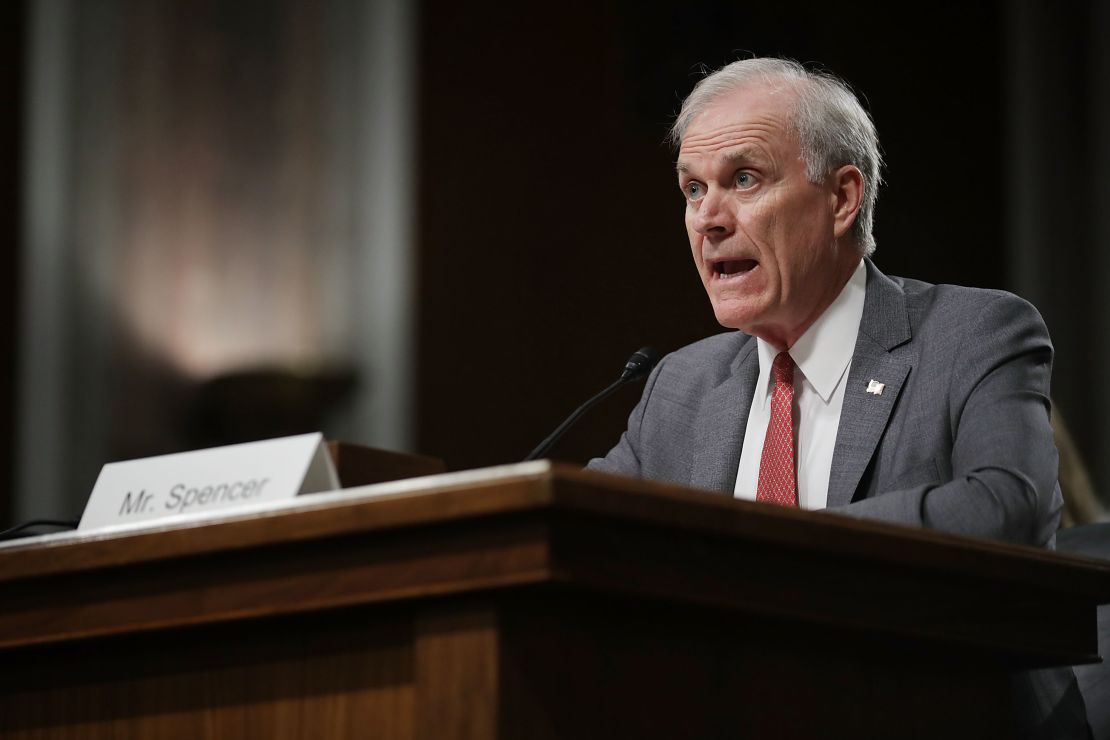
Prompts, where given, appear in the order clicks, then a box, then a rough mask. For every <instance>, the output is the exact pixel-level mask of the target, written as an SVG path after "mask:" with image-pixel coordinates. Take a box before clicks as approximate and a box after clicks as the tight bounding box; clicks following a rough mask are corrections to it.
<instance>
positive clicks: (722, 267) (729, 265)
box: [713, 260, 759, 278]
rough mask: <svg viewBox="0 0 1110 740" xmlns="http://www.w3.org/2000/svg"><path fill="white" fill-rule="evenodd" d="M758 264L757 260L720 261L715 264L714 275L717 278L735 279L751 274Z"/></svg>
mask: <svg viewBox="0 0 1110 740" xmlns="http://www.w3.org/2000/svg"><path fill="white" fill-rule="evenodd" d="M758 264H759V263H758V262H756V261H755V260H720V261H718V262H714V263H713V274H714V275H716V276H717V277H724V278H728V277H734V276H737V275H743V274H744V273H747V272H751V271H752V270H753V269H755V266H756V265H758Z"/></svg>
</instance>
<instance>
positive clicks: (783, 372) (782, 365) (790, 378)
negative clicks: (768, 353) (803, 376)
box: [771, 352, 794, 385]
mask: <svg viewBox="0 0 1110 740" xmlns="http://www.w3.org/2000/svg"><path fill="white" fill-rule="evenodd" d="M771 376H772V378H774V381H775V384H776V385H777V384H779V383H786V384H787V385H794V358H793V357H791V356H790V353H789V352H779V353H778V354H777V355H775V361H774V362H773V363H771Z"/></svg>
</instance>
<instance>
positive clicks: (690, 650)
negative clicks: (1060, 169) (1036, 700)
mask: <svg viewBox="0 0 1110 740" xmlns="http://www.w3.org/2000/svg"><path fill="white" fill-rule="evenodd" d="M1107 601H1110V565H1108V564H1106V563H1096V562H1093V561H1084V560H1081V559H1074V558H1067V557H1063V556H1060V555H1056V554H1054V553H1051V552H1047V551H1042V550H1037V549H1032V548H1025V547H1017V546H1012V545H1004V544H998V543H993V542H988V541H982V540H972V539H967V538H961V537H955V536H945V535H940V534H937V533H933V532H928V531H922V530H912V529H906V528H902V527H895V526H891V525H887V524H882V523H877V522H865V521H857V520H854V519H850V518H845V517H838V516H835V515H831V514H827V513H823V512H808V511H798V510H788V509H783V508H780V507H775V506H768V505H764V504H759V503H755V502H746V501H737V500H734V499H731V498H727V497H724V496H720V495H716V494H711V493H706V492H697V491H690V490H686V489H682V488H679V487H676V486H670V485H665V484H660V483H651V482H645V481H635V480H631V479H626V478H621V477H617V476H608V475H603V474H600V473H594V472H588V471H580V470H577V469H572V468H564V467H559V466H553V465H552V464H550V463H547V462H542V461H541V462H534V463H527V464H521V465H518V466H507V467H504V468H495V469H490V470H486V471H471V472H469V473H456V474H446V475H440V476H430V477H427V478H423V479H412V480H407V481H398V482H393V483H383V484H376V485H373V486H366V487H364V488H361V489H351V490H348V491H345V492H340V493H337V494H320V495H317V496H311V497H305V498H303V499H300V500H297V501H294V502H292V503H288V504H284V505H281V506H278V507H275V509H274V510H273V511H271V512H270V513H268V514H265V515H255V516H243V515H239V516H234V515H227V516H222V517H219V518H213V519H211V520H208V521H207V523H205V524H203V525H202V524H201V523H199V522H192V523H189V524H181V523H179V524H176V525H175V524H166V525H162V526H160V527H158V528H157V529H152V530H148V531H135V532H131V533H128V532H115V533H112V532H104V533H100V534H97V533H88V534H86V533H74V534H67V535H60V536H55V537H51V538H47V539H45V540H39V541H32V542H21V543H13V544H9V545H4V546H0V603H2V604H3V605H4V608H3V609H0V658H2V659H3V661H4V663H3V664H4V667H5V670H4V671H3V672H2V673H0V734H2V735H3V736H4V737H15V738H20V739H21V740H22V738H72V737H82V738H109V737H120V738H147V737H159V738H163V737H165V738H198V737H199V738H244V737H246V738H256V737H257V738H273V737H277V738H317V737H328V738H354V737H375V738H401V739H404V740H409V739H410V738H421V739H427V738H437V740H438V739H439V738H449V739H454V738H460V739H461V738H475V739H477V738H489V739H492V738H506V739H509V738H512V739H515V738H522V737H527V738H557V737H558V738H575V739H576V740H579V739H580V738H595V737H596V738H603V737H606V738H607V737H629V736H634V737H642V738H673V737H734V736H736V735H737V734H741V735H747V736H754V737H775V738H791V737H797V738H803V737H804V738H817V737H844V736H846V735H849V734H850V735H851V736H853V737H860V738H885V737H890V736H892V734H894V735H896V736H898V737H914V738H917V737H920V738H927V737H946V738H953V737H967V738H984V737H1007V736H1008V735H1009V734H1010V729H1009V727H1008V724H1007V723H1008V722H1009V719H1008V718H1010V717H1011V716H1012V712H1013V703H1012V702H1013V699H1012V696H1011V694H1010V684H1011V681H1012V679H1013V678H1014V677H1015V676H1016V675H1017V674H1016V673H1015V670H1016V669H1019V668H1027V667H1033V666H1042V665H1059V664H1066V663H1073V662H1079V661H1085V660H1093V659H1095V658H1096V655H1097V650H1098V646H1097V643H1096V633H1095V607H1094V605H1095V604H1096V603H1100V602H1107ZM799 706H803V707H806V708H807V709H806V711H799V710H798V707H799ZM931 707H941V709H930V708H931ZM919 714H920V715H922V716H918V715H919ZM907 716H910V717H914V718H915V719H914V722H913V723H912V724H908V725H905V724H900V723H904V720H905V718H906V717H907ZM891 728H896V731H892V729H891Z"/></svg>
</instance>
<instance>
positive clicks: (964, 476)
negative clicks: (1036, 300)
mask: <svg viewBox="0 0 1110 740" xmlns="http://www.w3.org/2000/svg"><path fill="white" fill-rule="evenodd" d="M967 318H968V321H969V322H970V323H971V327H970V330H968V331H966V332H964V333H963V334H964V339H963V341H962V342H961V345H960V346H959V348H958V350H957V351H956V353H955V355H954V357H953V358H952V370H951V373H950V379H951V382H950V386H949V389H948V399H947V400H948V404H947V409H948V413H949V416H950V419H951V421H950V425H951V434H952V438H951V443H952V450H951V478H950V479H949V480H947V481H944V482H942V483H941V484H939V485H921V486H916V487H913V488H907V489H901V490H890V491H883V490H879V491H877V494H878V495H875V496H872V497H871V498H867V499H864V500H862V501H857V502H854V503H852V504H849V505H848V506H845V507H842V508H840V509H836V511H837V512H840V513H844V514H850V515H853V516H859V517H866V518H871V519H882V520H886V521H891V522H897V523H902V524H908V525H913V526H919V527H927V528H930V529H937V530H942V531H947V532H953V533H957V534H965V535H971V536H978V537H988V538H992V539H999V540H1006V541H1010V542H1017V543H1023V544H1031V545H1046V544H1049V543H1051V542H1052V540H1053V537H1054V534H1055V531H1056V527H1057V525H1058V523H1059V518H1060V508H1061V506H1062V499H1061V497H1060V492H1059V487H1058V486H1057V484H1056V477H1057V452H1056V445H1055V441H1054V438H1053V432H1052V427H1051V424H1050V421H1049V413H1050V401H1049V379H1050V375H1051V369H1052V344H1051V342H1050V340H1049V337H1048V330H1047V329H1046V328H1045V325H1044V322H1043V321H1042V320H1041V317H1040V315H1039V314H1038V313H1037V311H1036V309H1034V308H1033V307H1032V306H1031V305H1030V304H1029V303H1027V302H1025V301H1023V300H1021V299H1020V298H1017V297H1016V296H1012V295H1009V294H1004V295H1001V296H998V297H996V298H994V299H993V300H992V301H991V303H989V304H988V305H987V306H985V307H984V308H983V309H982V310H981V311H979V312H978V313H977V315H971V316H968V317H967ZM957 331H958V329H957Z"/></svg>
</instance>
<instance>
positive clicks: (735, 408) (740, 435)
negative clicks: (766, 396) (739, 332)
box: [690, 339, 759, 494]
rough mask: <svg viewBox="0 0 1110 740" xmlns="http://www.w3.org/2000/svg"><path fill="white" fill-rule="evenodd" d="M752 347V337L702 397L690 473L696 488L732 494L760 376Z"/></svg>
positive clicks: (755, 353) (753, 347)
mask: <svg viewBox="0 0 1110 740" xmlns="http://www.w3.org/2000/svg"><path fill="white" fill-rule="evenodd" d="M755 348H756V343H755V340H754V339H753V340H751V341H749V342H747V343H745V345H744V347H743V348H742V349H741V350H740V353H739V354H738V355H737V359H736V364H735V366H734V367H735V370H734V371H733V373H732V374H731V375H729V377H728V378H727V379H726V380H725V382H723V383H721V385H719V386H717V387H716V388H714V389H713V390H712V391H711V392H710V393H709V394H708V395H706V396H705V398H704V399H702V403H703V404H704V405H703V408H704V410H705V414H704V416H702V418H701V420H700V423H699V424H698V432H697V434H698V439H697V443H698V444H697V448H696V449H697V452H696V453H695V454H694V465H693V471H692V473H691V476H690V478H691V480H690V484H691V485H692V486H694V487H695V488H704V489H708V490H713V491H721V492H723V493H728V494H731V493H732V491H733V489H734V488H735V487H736V471H737V468H738V467H739V465H740V450H741V449H742V448H743V446H744V430H745V429H746V428H747V425H748V412H749V411H751V406H752V397H753V396H754V394H755V384H756V381H757V380H758V379H759V353H758V352H756V351H755Z"/></svg>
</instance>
